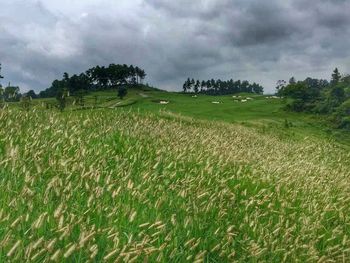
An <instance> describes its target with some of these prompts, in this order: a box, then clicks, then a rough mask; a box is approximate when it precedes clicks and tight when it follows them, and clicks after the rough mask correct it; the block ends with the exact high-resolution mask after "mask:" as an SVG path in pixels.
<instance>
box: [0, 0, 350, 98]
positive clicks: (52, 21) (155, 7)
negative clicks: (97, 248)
mask: <svg viewBox="0 0 350 263" xmlns="http://www.w3.org/2000/svg"><path fill="white" fill-rule="evenodd" d="M349 13H350V0H283V1H282V0H269V1H262V0H201V1H200V0H192V1H190V0H176V1H174V0H132V1H131V0H84V1H82V0H45V1H44V0H42V1H39V0H0V63H2V66H3V70H2V73H3V75H4V76H5V79H4V80H2V84H3V85H4V84H6V83H7V82H9V81H11V83H12V84H14V85H19V86H20V87H21V89H22V90H23V91H25V90H28V89H34V90H36V91H39V90H42V89H45V88H47V87H49V86H50V83H51V82H52V81H53V80H54V79H56V78H60V77H61V76H62V74H63V72H65V71H67V72H68V73H70V74H72V73H80V72H82V71H85V70H86V69H88V68H90V67H92V66H95V65H97V64H99V65H108V64H110V63H116V64H117V63H120V64H124V63H125V64H134V65H139V66H140V67H143V68H144V69H145V70H146V73H147V74H148V76H147V82H149V83H150V84H152V85H155V86H157V87H160V88H164V89H168V90H179V89H181V87H182V83H183V82H184V80H185V79H186V78H187V77H193V78H198V79H210V78H221V79H230V78H233V79H247V80H249V81H256V82H259V83H261V84H262V85H264V87H265V90H266V91H267V92H269V91H270V92H271V91H273V90H274V86H275V83H276V81H277V80H278V79H288V78H289V77H291V76H292V75H293V76H295V77H296V78H297V79H301V78H305V77H307V76H313V77H318V78H327V79H329V78H330V73H331V71H332V70H333V69H334V67H336V66H338V67H339V68H340V70H341V72H347V73H350V49H349V47H350V15H349Z"/></svg>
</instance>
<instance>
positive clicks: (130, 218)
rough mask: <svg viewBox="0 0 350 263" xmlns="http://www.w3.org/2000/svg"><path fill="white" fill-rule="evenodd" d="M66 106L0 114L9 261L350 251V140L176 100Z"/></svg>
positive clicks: (1, 211)
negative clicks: (193, 111)
mask: <svg viewBox="0 0 350 263" xmlns="http://www.w3.org/2000/svg"><path fill="white" fill-rule="evenodd" d="M150 93H151V94H148V93H147V94H148V95H149V96H151V95H152V92H150ZM155 93H156V92H153V94H155ZM167 95H168V93H162V95H161V96H164V98H165V97H166V96H167ZM129 96H130V94H129ZM168 96H169V95H168ZM179 96H180V95H177V94H174V96H173V97H171V99H169V101H171V102H170V103H169V104H168V105H160V104H156V103H153V104H151V103H148V100H149V99H150V97H147V98H144V99H143V100H142V101H140V102H139V103H140V105H142V104H143V103H144V104H145V110H146V108H147V107H146V105H148V110H149V109H150V108H151V105H155V106H158V107H160V106H164V107H171V105H173V104H175V103H176V101H177V100H179V98H180V97H179ZM182 96H184V95H182ZM187 97H188V100H190V99H192V100H196V99H198V98H192V97H189V96H187ZM226 99H227V100H229V98H226ZM231 99H232V98H231ZM204 100H208V98H206V97H205V98H203V101H204ZM265 100H268V99H264V98H259V99H256V101H254V102H252V103H263V102H264V101H265ZM86 101H88V98H87V99H86ZM277 101H278V100H277V99H276V102H274V103H277ZM225 102H226V100H225ZM235 103H238V102H233V101H231V105H235ZM225 104H226V103H222V104H211V103H210V104H209V106H210V107H216V106H219V107H220V106H223V105H225ZM136 105H138V104H134V105H133V106H131V107H135V106H136ZM241 105H248V103H247V104H244V103H241ZM209 106H207V108H210V107H209ZM70 107H71V108H68V109H67V110H66V111H65V112H63V113H60V112H59V111H57V110H53V111H51V110H37V109H35V110H33V111H21V110H19V109H16V108H11V107H10V108H8V109H6V110H2V111H1V112H0V122H1V123H2V128H1V129H0V138H1V141H0V157H1V158H0V160H1V169H0V174H1V177H0V178H1V179H0V186H1V189H2V190H3V191H1V194H0V195H1V197H0V202H1V204H0V222H1V223H0V225H1V227H0V242H1V249H0V261H15V262H16V261H17V262H18V261H26V260H27V261H32V262H43V261H49V260H53V261H58V262H85V261H86V260H93V261H103V260H105V261H107V262H114V261H120V260H122V259H123V260H124V261H131V262H144V261H149V262H154V261H159V262H186V261H189V262H194V261H195V262H203V261H206V262H232V261H235V260H237V261H240V262H257V261H267V262H281V261H297V260H299V261H306V260H311V261H327V260H334V261H342V260H345V261H347V260H349V258H350V250H349V249H348V248H349V246H350V240H349V239H348V236H349V232H350V228H349V223H350V222H349V218H348V216H347V215H348V214H349V212H350V205H349V204H350V202H349V192H348V185H349V175H350V174H349V171H350V162H349V160H350V158H349V157H350V156H349V151H348V150H346V149H342V148H341V147H340V146H338V145H337V144H335V143H332V142H329V141H326V140H324V139H321V138H316V137H313V138H304V139H303V140H300V141H295V140H289V139H288V138H285V137H283V138H281V137H279V136H278V132H276V133H275V135H276V136H274V135H273V134H271V133H268V134H263V133H261V132H259V131H258V130H257V129H256V128H255V127H244V126H242V125H240V124H228V123H223V122H209V121H195V120H193V119H190V118H186V117H180V116H179V115H177V114H171V113H170V111H169V109H164V110H162V111H161V112H158V113H157V114H152V113H150V112H148V114H147V115H146V114H143V113H142V112H140V113H137V112H136V110H131V108H116V109H95V110H85V111H75V110H74V111H72V110H73V109H74V108H73V107H76V106H70ZM246 107H247V106H246ZM281 114H282V113H281ZM247 116H248V114H247ZM251 118H253V115H251ZM9 131H11V132H9Z"/></svg>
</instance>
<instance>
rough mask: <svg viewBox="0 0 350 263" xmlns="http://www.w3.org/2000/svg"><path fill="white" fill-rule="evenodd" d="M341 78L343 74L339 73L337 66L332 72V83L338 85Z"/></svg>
mask: <svg viewBox="0 0 350 263" xmlns="http://www.w3.org/2000/svg"><path fill="white" fill-rule="evenodd" d="M340 79H341V75H340V73H339V70H338V68H335V69H334V71H333V74H332V84H333V85H337V84H338V83H339V81H340Z"/></svg>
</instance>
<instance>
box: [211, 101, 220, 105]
mask: <svg viewBox="0 0 350 263" xmlns="http://www.w3.org/2000/svg"><path fill="white" fill-rule="evenodd" d="M211 103H213V104H220V102H218V101H212V102H211Z"/></svg>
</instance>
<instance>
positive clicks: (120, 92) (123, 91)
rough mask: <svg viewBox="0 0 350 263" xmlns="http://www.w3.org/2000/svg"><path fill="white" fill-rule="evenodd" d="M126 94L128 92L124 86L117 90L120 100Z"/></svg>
mask: <svg viewBox="0 0 350 263" xmlns="http://www.w3.org/2000/svg"><path fill="white" fill-rule="evenodd" d="M127 94H128V90H127V89H126V87H124V86H120V87H119V88H118V97H119V98H120V99H121V100H122V99H124V97H125V96H126V95H127Z"/></svg>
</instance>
